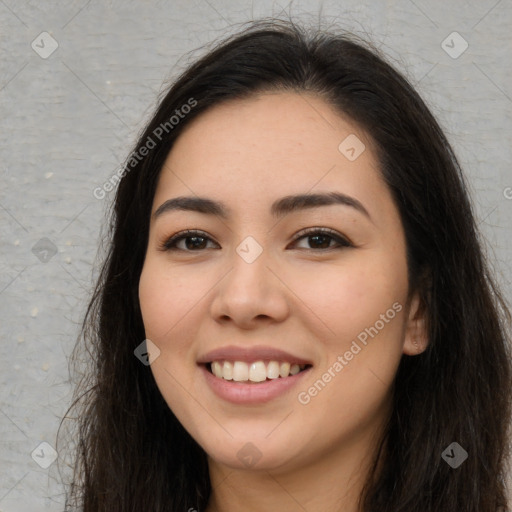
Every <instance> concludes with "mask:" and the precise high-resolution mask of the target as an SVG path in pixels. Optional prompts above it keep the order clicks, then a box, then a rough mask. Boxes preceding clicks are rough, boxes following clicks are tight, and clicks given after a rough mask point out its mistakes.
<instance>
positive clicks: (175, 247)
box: [161, 230, 215, 252]
mask: <svg viewBox="0 0 512 512" xmlns="http://www.w3.org/2000/svg"><path fill="white" fill-rule="evenodd" d="M208 241H210V242H213V240H212V239H211V238H210V237H208V236H206V233H203V232H202V231H194V230H187V231H182V232H180V233H177V234H175V235H173V236H171V237H170V238H168V239H167V240H166V241H165V242H164V243H163V244H162V246H161V250H163V251H186V252H198V251H202V250H203V249H206V248H207V244H208ZM182 242H184V243H182ZM213 243H215V242H213ZM179 244H181V246H179Z"/></svg>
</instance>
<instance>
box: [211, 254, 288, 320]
mask: <svg viewBox="0 0 512 512" xmlns="http://www.w3.org/2000/svg"><path fill="white" fill-rule="evenodd" d="M230 263H231V267H232V268H231V270H230V271H229V272H228V273H227V275H226V276H225V277H224V278H223V279H222V280H221V281H220V283H219V284H218V286H217V287H215V290H216V295H215V297H214V299H213V301H212V303H211V314H212V317H213V318H214V319H215V320H216V321H217V322H220V323H226V322H233V324H235V325H236V326H238V327H239V328H241V329H253V328H255V327H257V326H261V325H262V324H263V323H277V322H282V321H283V320H284V319H285V318H286V317H287V316H288V314H289V302H288V300H287V290H286V286H285V285H284V284H283V282H282V281H281V280H280V279H279V278H278V277H277V276H276V274H278V272H276V270H274V269H272V268H271V267H272V264H271V262H270V261H269V258H267V256H266V253H265V251H263V252H262V254H261V255H260V256H259V257H258V258H257V259H256V260H255V261H253V262H252V263H248V262H247V261H245V260H244V259H243V258H242V257H240V255H239V254H238V253H236V252H235V251H233V256H232V259H231V262H230Z"/></svg>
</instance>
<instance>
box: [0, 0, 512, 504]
mask: <svg viewBox="0 0 512 512" xmlns="http://www.w3.org/2000/svg"><path fill="white" fill-rule="evenodd" d="M283 9H285V12H286V13H289V14H291V15H292V16H293V17H294V19H296V20H305V21H309V22H311V23H316V20H317V19H318V16H319V14H320V13H322V15H323V16H324V17H325V20H326V21H327V24H329V23H330V22H333V23H335V24H337V25H338V26H339V27H341V28H346V29H349V30H352V31H355V32H356V33H358V34H361V35H368V36H369V37H371V39H372V40H373V41H375V42H376V43H377V44H378V45H379V46H381V47H382V49H383V50H384V51H385V52H386V53H387V54H388V55H389V57H390V59H391V60H392V61H393V62H394V63H395V64H396V65H397V66H398V67H399V68H400V69H401V70H403V71H404V72H405V73H406V75H407V76H408V77H409V78H410V80H411V81H412V82H413V84H415V85H416V86H417V88H418V89H419V91H420V93H421V94H422V95H423V97H424V98H425V100H426V101H427V103H428V104H429V105H430V106H431V108H432V110H433V112H434V114H435V115H436V116H437V118H438V119H439V121H440V123H441V125H442V126H443V128H444V129H445V130H446V133H447V135H448V137H449V139H450V141H451V142H452V144H453V145H454V147H455V150H456V152H457V154H458V156H459V158H460V161H461V164H462V165H463V167H464V168H465V171H466V173H467V176H468V179H469V182H470V186H471V191H472V194H473V199H474V203H475V211H476V215H477V217H478V220H479V223H480V228H481V230H482V233H483V236H484V239H485V240H486V247H487V250H488V252H489V254H490V256H491V258H492V260H493V262H494V269H495V272H496V274H497V275H498V276H499V277H498V278H499V281H500V282H501V283H502V284H503V287H504V289H505V292H506V294H507V297H508V298H509V299H510V298H511V292H512V290H511V285H510V282H511V272H512V271H511V268H512V267H511V253H512V252H511V249H512V245H511V244H512V236H511V234H512V228H511V223H510V219H511V218H512V188H508V187H512V173H511V170H510V162H511V151H512V149H511V148H512V140H511V133H512V131H511V125H512V116H511V103H512V99H511V98H512V86H511V76H512V71H511V66H510V59H511V53H512V52H511V44H512V37H511V26H512V3H511V1H510V0H501V1H496V0H479V1H476V0H474V1H470V2H462V1H450V2H446V1H444V0H443V1H433V2H420V0H415V1H414V2H413V1H410V0H396V1H394V0H388V1H377V2H370V1H363V2H361V1H359V0H350V1H340V0H336V1H330V2H327V1H326V2H315V1H311V0H308V1H303V2H301V1H295V2H293V3H292V4H291V5H289V4H288V7H287V4H286V3H285V2H284V1H282V2H281V3H279V2H273V1H260V2H249V1H237V2H235V1H222V0H193V1H188V2H187V1H185V0H176V1H157V0H154V1H140V2H134V1H126V2H121V1H120V0H113V1H105V2H100V1H98V0H92V1H89V2H88V1H87V0H76V1H72V2H64V1H55V2H49V1H40V2H35V1H28V2H21V1H15V0H0V27H1V29H0V38H1V39H0V45H1V47H0V109H1V110H0V112H1V115H0V152H1V153H0V177H1V178H0V180H1V181H0V183H1V187H0V233H1V237H0V268H1V272H0V307H1V310H0V311H1V317H0V318H1V322H0V336H1V344H0V350H1V357H0V432H1V437H0V512H13V511H16V512H25V511H27V512H28V511H30V512H33V511H35V510H46V511H62V510H63V505H62V503H63V496H62V492H63V488H62V486H61V485H60V483H59V482H60V481H61V477H60V475H59V473H58V471H57V463H56V462H54V463H53V464H51V465H50V466H49V467H48V468H47V469H45V468H43V467H40V465H39V464H38V463H37V462H36V461H38V462H39V463H41V462H45V461H46V462H47V463H49V462H51V459H50V455H51V448H49V447H48V446H47V445H43V446H39V445H40V443H42V442H46V443H48V444H49V445H51V447H53V448H55V436H56V431H57V427H58V424H59V420H60V418H61V417H62V415H63V414H64V412H65V410H66V408H67V407H68V406H69V404H70V398H71V391H72V387H71V382H70V380H69V375H68V367H67V358H68V357H69V355H70V353H71V350H72V348H73V345H74V342H75V338H76V335H77V332H78V326H79V322H80V320H81V318H82V315H83V312H84V307H85V305H86V302H87V298H88V296H89V293H90V290H91V285H92V282H93V278H94V276H95V275H96V268H97V266H94V263H95V257H96V252H97V247H98V241H99V236H100V226H101V224H102V219H103V215H104V213H105V211H106V207H107V205H108V202H109V200H110V199H111V198H112V197H113V193H110V194H108V195H107V197H106V198H105V199H103V200H98V199H96V198H95V197H94V196H93V190H94V188H95V187H98V186H101V184H102V183H103V182H104V181H105V180H106V179H108V177H110V176H111V175H112V174H113V173H114V172H115V170H116V169H117V168H118V167H119V165H120V164H121V163H122V161H123V160H124V159H125V157H126V156H127V155H128V153H129V151H131V148H132V144H133V143H134V142H135V140H136V136H137V134H138V133H139V132H140V130H141V129H142V128H143V126H144V122H145V121H146V120H147V119H148V116H150V114H151V112H152V111H153V109H154V107H155V104H156V103H155V102H156V97H157V94H158V93H159V92H160V91H162V89H163V88H164V87H165V84H166V83H168V81H169V80H171V79H172V78H173V77H174V76H176V74H177V73H178V72H179V71H180V70H182V69H183V67H185V66H186V63H187V62H188V60H187V59H191V58H193V57H194V56H197V55H199V54H201V53H202V52H201V51H199V52H192V53H189V52H191V50H194V49H196V48H198V47H200V46H202V45H203V44H205V43H207V42H209V41H211V40H213V39H216V38H218V37H220V36H222V35H224V34H227V33H228V32H229V33H231V32H233V31H235V30H236V29H237V26H236V25H235V24H237V23H241V22H245V21H248V20H250V19H251V18H256V17H260V16H268V15H279V14H280V13H281V12H282V11H283ZM324 26H325V23H324ZM43 31H46V32H48V33H49V34H50V35H51V37H52V38H54V39H55V40H56V41H57V43H58V48H57V50H56V51H55V52H54V53H52V54H51V55H50V56H46V55H43V56H45V57H46V58H43V56H40V54H38V53H37V52H36V51H35V50H33V49H32V47H31V44H32V42H33V41H35V43H34V44H38V45H39V47H37V46H36V48H38V50H39V52H44V51H48V49H49V48H50V46H49V43H50V39H46V40H44V48H42V46H43V44H42V43H41V38H43V37H48V36H39V34H41V32H43ZM454 31H456V32H458V33H459V34H460V36H461V37H462V38H464V40H465V41H467V43H468V44H469V47H468V48H467V50H466V51H465V52H464V53H462V54H461V55H460V56H458V57H457V58H453V56H454V55H452V56H450V55H449V54H448V53H447V52H446V51H445V49H447V48H446V46H445V47H444V48H445V49H443V46H442V42H443V41H444V40H445V39H446V38H447V37H448V36H449V35H450V34H452V32H454ZM454 37H455V39H454ZM457 37H458V36H450V38H448V39H447V43H445V45H446V44H448V45H450V46H453V48H452V49H451V50H450V51H451V52H452V54H453V53H454V52H455V53H459V52H460V51H461V50H462V49H463V46H462V45H463V41H462V40H460V39H457ZM452 41H453V43H452ZM185 54H187V55H185ZM41 239H43V241H42V242H41ZM45 239H47V240H45ZM36 244H37V245H36ZM45 251H46V252H45ZM498 413H499V411H497V414H498ZM34 450H35V451H34ZM32 453H33V454H34V455H33V456H31V454H32ZM60 456H61V457H63V456H64V454H60ZM511 487H512V486H511Z"/></svg>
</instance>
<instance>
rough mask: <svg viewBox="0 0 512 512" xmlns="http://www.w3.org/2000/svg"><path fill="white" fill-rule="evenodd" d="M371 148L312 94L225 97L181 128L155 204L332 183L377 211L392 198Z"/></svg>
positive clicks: (256, 196)
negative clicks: (174, 197)
mask: <svg viewBox="0 0 512 512" xmlns="http://www.w3.org/2000/svg"><path fill="white" fill-rule="evenodd" d="M372 147H373V143H372V141H371V139H370V138H369V137H368V135H367V134H366V133H365V132H364V131H363V130H362V129H361V128H360V127H359V126H358V125H356V124H355V123H353V122H351V121H350V120H349V119H347V118H344V117H342V116H341V115H340V114H339V113H337V112H335V111H334V110H333V109H332V107H331V106H329V105H328V104H327V103H326V102H325V101H324V100H322V99H321V98H319V97H318V96H315V95H312V94H305V93H300V94H299V93H291V92H290V93H283V92H279V93H265V94H261V95H258V96H255V97H251V98H248V99H243V100H230V101H228V102H226V103H223V104H220V105H217V106H214V107H212V108H210V109H209V110H207V111H206V112H204V113H202V114H201V115H199V116H198V117H197V118H196V119H194V120H193V121H192V122H191V123H190V124H189V125H188V126H187V127H186V128H185V130H184V131H183V132H182V133H181V134H180V136H179V137H178V139H177V140H176V141H175V144H174V147H173V148H172V150H171V152H170V153H169V155H168V157H167V160H166V162H165V165H164V167H163V169H162V172H161V175H160V180H159V184H158V187H157V191H156V196H155V205H156V206H158V204H159V202H161V201H164V200H166V199H168V198H169V197H170V196H172V195H182V194H186V195H191V194H196V195H200V196H210V197H217V198H219V199H221V198H222V199H223V200H224V202H226V201H227V202H229V201H231V202H233V201H237V202H238V203H239V204H240V205H241V206H243V205H246V206H248V205H251V206H252V205H254V206H256V205H258V204H265V205H267V204H268V203H269V202H272V201H273V200H274V199H275V198H277V197H281V196H284V195H287V194H292V193H308V192H310V193H314V192H316V191H320V190H321V191H326V190H336V191H339V192H342V193H346V194H350V195H354V196H357V197H358V199H359V200H360V201H361V202H369V203H374V204H372V205H370V206H371V207H372V208H373V210H374V212H375V214H376V215H379V214H380V213H383V212H379V209H382V208H383V207H385V206H386V205H385V203H386V201H388V202H389V201H390V200H391V199H390V195H389V192H388V190H387V187H386V185H385V183H384V182H383V180H382V178H381V174H380V171H379V168H378V162H377V159H376V157H375V152H374V151H373V149H372ZM354 156H355V157H356V158H354ZM379 201H380V202H381V203H384V206H383V205H382V204H380V203H379ZM157 203H158V204H157ZM388 207H389V204H388Z"/></svg>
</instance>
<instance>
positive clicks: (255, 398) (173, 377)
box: [139, 93, 422, 471]
mask: <svg viewBox="0 0 512 512" xmlns="http://www.w3.org/2000/svg"><path fill="white" fill-rule="evenodd" d="M334 194H337V196H335V195H334ZM296 195H297V196H304V195H305V196H306V197H305V198H304V197H302V198H298V199H296V200H293V199H292V196H296ZM317 195H318V197H316V196H317ZM184 197H187V198H189V199H188V200H186V201H185V200H182V201H180V202H174V203H170V202H169V203H166V202H168V201H172V200H175V199H176V198H184ZM200 198H201V200H205V201H207V202H199V199H200ZM163 205H166V206H163ZM155 212H158V214H157V215H154V214H155ZM152 214H153V215H152V218H151V226H150V235H149V244H148V248H147V254H146V259H145V263H144V267H143V271H142V275H141V278H140V284H139V297H140V305H141V310H142V316H143V320H144V326H145V331H146V337H147V339H149V340H151V342H152V343H153V344H154V345H151V344H148V345H149V347H152V346H153V347H154V346H156V347H157V348H158V350H156V349H155V348H153V353H152V356H157V355H158V351H159V355H158V357H156V358H155V359H154V361H153V362H152V364H151V370H152V372H153V375H154V377H155V379H156V382H157V385H158V387H159V389H160V391H161V393H162V395H163V397H164V398H165V400H166V402H167V404H168V405H169V407H170V408H171V409H172V411H173V412H174V414H175V415H176V417H177V418H178V419H179V421H180V422H181V423H182V424H183V426H184V427H185V428H186V429H187V430H188V432H190V434H191V435H192V436H193V437H194V438H195V439H196V440H197V442H198V443H199V444H200V445H201V446H202V447H203V448H204V450H205V451H206V452H207V453H208V455H209V456H210V461H215V462H216V463H217V464H224V465H227V466H229V467H232V468H251V467H254V468H255V469H267V470H268V469H274V470H278V469H280V470H283V471H284V470H285V469H291V468H296V467H297V468H298V467H301V468H304V467H306V466H308V465H310V464H314V463H315V462H317V461H319V460H323V461H325V460H327V459H328V458H329V457H338V458H339V457H340V456H343V457H352V458H353V459H354V460H361V457H362V455H363V454H364V453H365V450H366V448H367V447H368V446H369V443H370V442H371V440H372V439H373V438H374V435H375V434H376V433H378V432H379V431H380V429H381V428H382V425H383V422H384V421H385V419H386V418H387V414H388V412H389V407H390V396H391V395H390V392H391V386H392V382H393V379H394V376H395V373H396V370H397V367H398V364H399V362H400V358H401V356H402V354H403V353H407V354H414V353H417V351H418V349H417V348H416V347H415V345H414V344H413V340H417V341H420V342H422V338H421V322H420V321H419V320H418V318H417V315H415V311H414V310H415V306H414V304H415V303H416V304H417V301H416V299H414V300H412V301H411V303H410V305H411V307H409V303H408V302H407V297H408V280H407V264H406V248H405V239H404V232H403V229H402V225H401V221H400V217H399V214H398V211H397V209H396V207H395V205H394V203H393V201H392V198H391V195H390V192H389V190H388V188H387V187H386V185H385V183H384V182H383V180H382V178H381V175H380V173H379V170H378V166H377V161H376V157H375V153H374V151H373V150H372V146H371V142H370V140H368V138H367V137H366V136H365V134H364V133H363V131H362V130H361V129H360V128H359V127H358V126H357V125H355V124H353V123H351V122H348V121H347V120H345V119H343V118H342V117H340V116H339V115H338V114H336V113H335V112H334V111H333V110H332V109H331V108H330V107H329V106H328V105H327V104H326V103H325V102H324V101H323V100H321V99H320V98H318V97H316V96H312V95H306V94H301V95H299V94H295V93H276V94H264V95H261V96H259V97H257V98H256V97H254V98H251V99H247V100H237V101H232V102H229V103H226V104H223V105H220V106H216V107H213V108H212V109H210V110H209V111H207V112H206V113H203V114H202V115H201V116H199V117H198V118H197V119H196V120H194V121H193V122H192V123H191V124H190V125H189V126H188V127H187V128H186V130H185V131H184V132H183V133H182V134H181V135H180V137H179V138H178V139H177V141H176V143H175V145H174V147H173V149H172V151H171V152H170V154H169V156H168V158H167V161H166V163H165V166H164V168H163V170H162V173H161V176H160V179H159V183H158V187H157V190H156V194H155V198H154V203H153V207H152ZM185 230H195V231H197V232H195V233H192V234H190V233H189V234H185V237H184V238H181V239H179V240H175V241H174V243H173V242H172V241H170V242H168V240H169V238H170V237H171V236H172V235H175V234H177V233H180V232H183V231H185ZM304 230H307V231H308V232H304ZM326 230H328V232H326ZM166 244H167V248H165V246H166ZM418 338H419V339H418ZM141 341H142V340H141ZM150 353H151V349H150ZM210 363H214V364H213V365H212V366H213V369H214V370H215V371H216V372H217V375H214V374H212V373H211V372H210ZM297 364H298V365H299V366H298V367H297V366H296V365H297ZM304 365H306V366H304ZM302 368H304V369H303V370H302ZM298 369H301V371H300V372H299V373H295V372H296V371H297V370H298ZM290 370H291V374H290ZM281 375H283V376H281ZM248 378H249V379H252V380H247V379H248Z"/></svg>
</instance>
